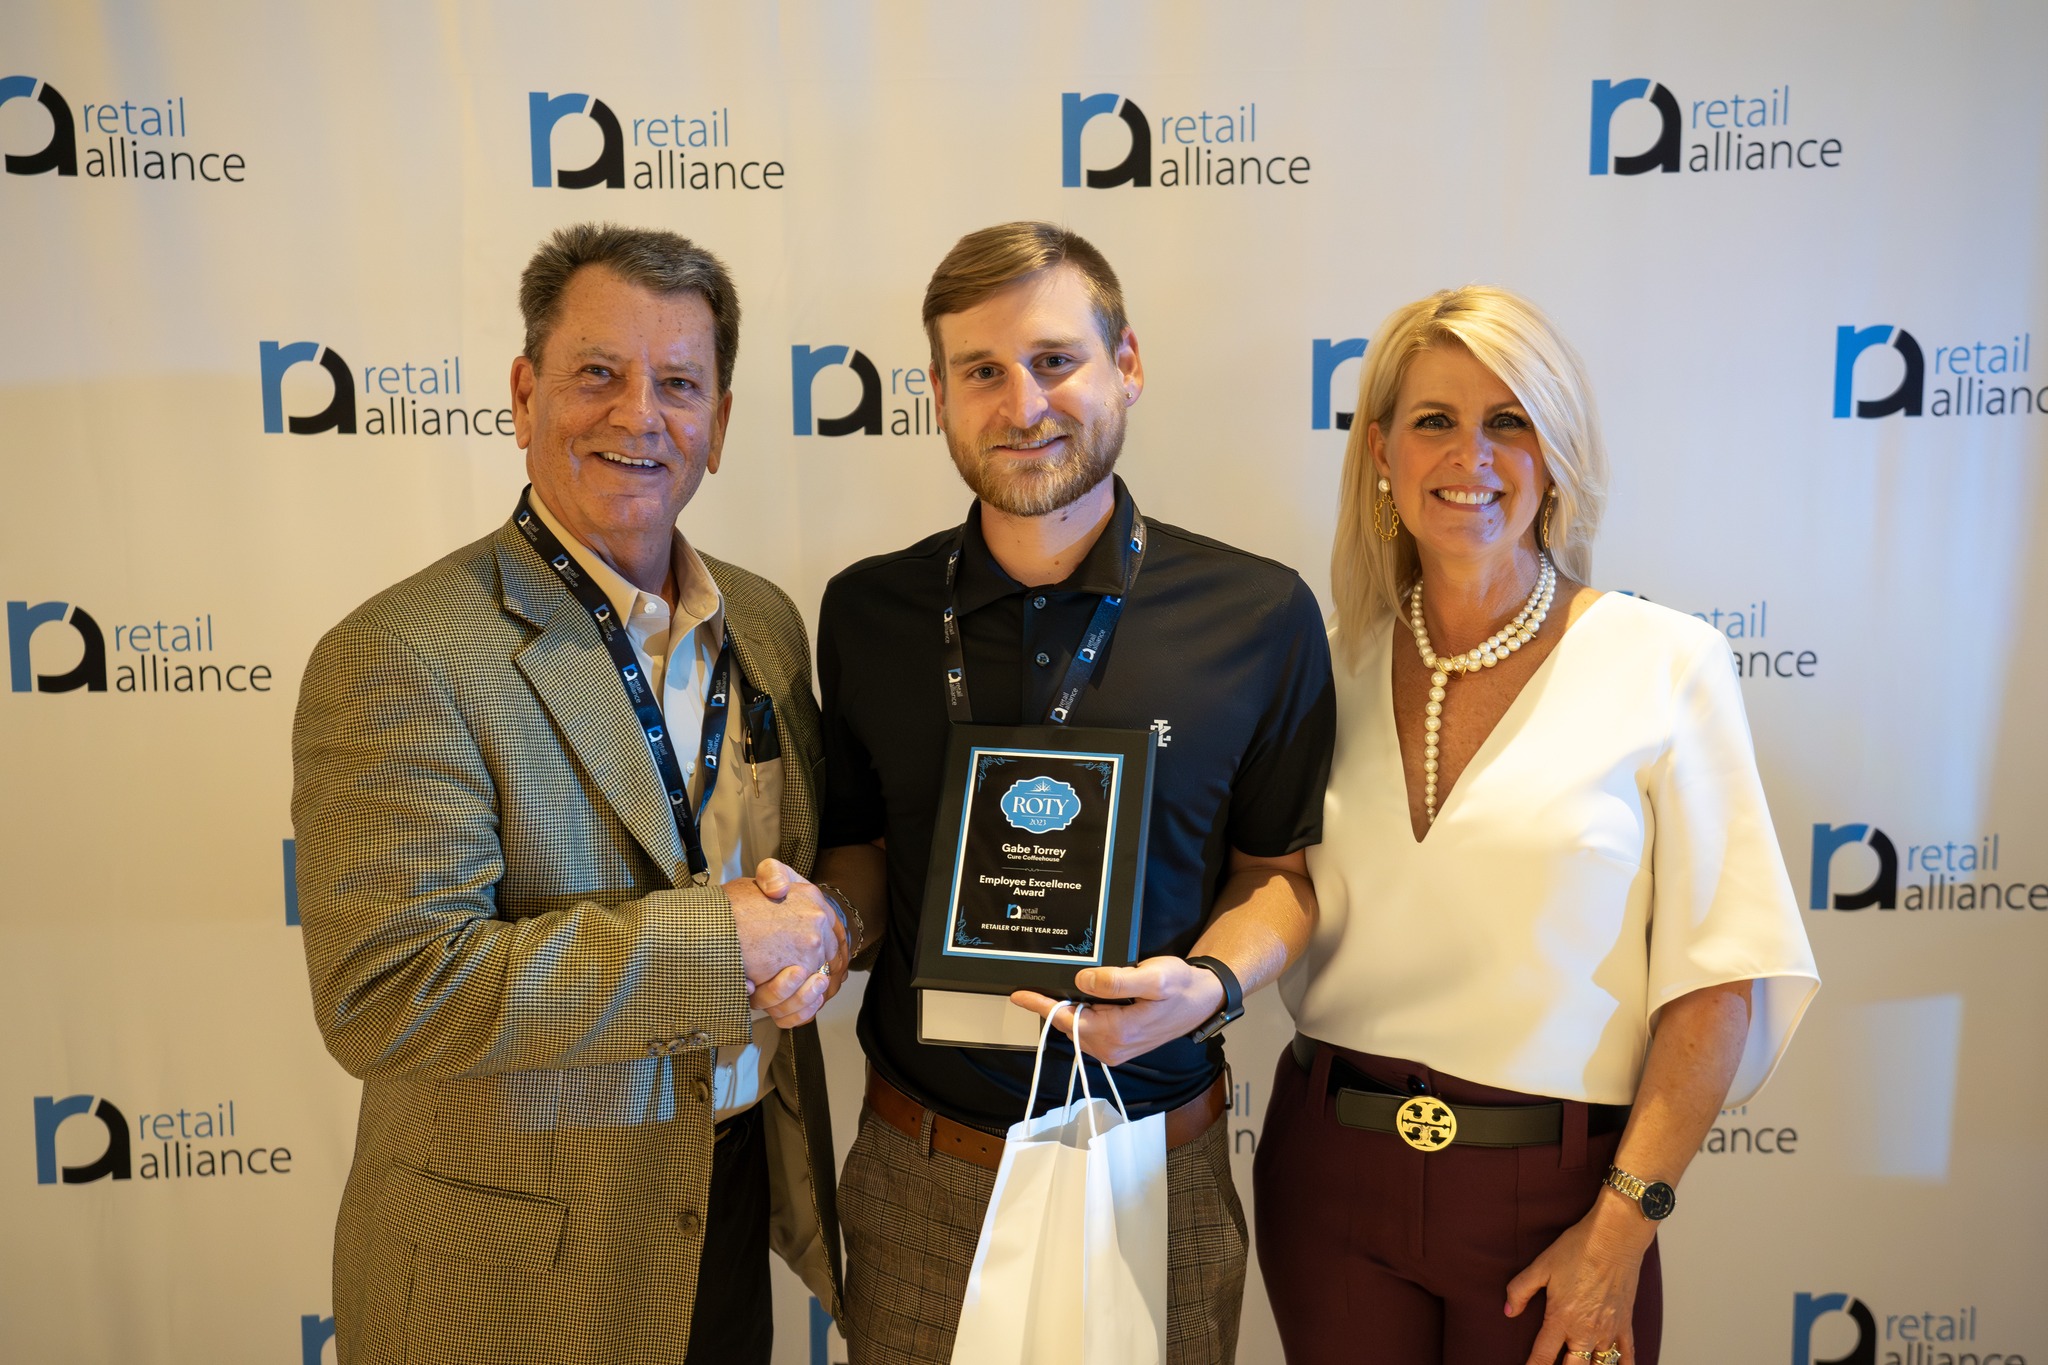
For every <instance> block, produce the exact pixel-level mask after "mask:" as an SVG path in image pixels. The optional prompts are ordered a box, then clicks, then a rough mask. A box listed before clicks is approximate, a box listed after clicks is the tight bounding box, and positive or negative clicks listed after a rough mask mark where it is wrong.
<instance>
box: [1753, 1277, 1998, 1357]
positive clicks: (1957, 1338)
mask: <svg viewBox="0 0 2048 1365" xmlns="http://www.w3.org/2000/svg"><path fill="white" fill-rule="evenodd" d="M1994 1340H1995V1339H1994ZM1792 1365H2027V1356H2026V1355H2025V1353H2024V1352H2023V1351H2016V1350H2014V1349H2013V1348H2012V1347H2011V1346H2010V1345H2009V1344H2007V1343H2003V1342H1998V1343H1997V1344H1992V1343H1991V1342H1987V1341H1985V1340H1984V1332H1983V1322H1982V1319H1981V1315H1980V1314H1979V1313H1978V1310H1977V1306H1976V1305H1975V1304H1946V1305H1943V1306H1941V1307H1939V1308H1924V1307H1923V1308H1921V1309H1920V1310H1919V1311H1917V1312H1907V1313H1894V1312H1879V1311H1875V1310H1873V1309H1872V1308H1871V1307H1870V1305H1868V1304H1866V1303H1865V1302H1864V1301H1863V1300H1862V1299H1859V1298H1857V1297H1856V1296H1854V1295H1853V1294H1842V1293H1834V1294H1809V1293H1805V1292H1803V1291H1802V1292H1800V1293H1796V1294H1794V1295H1793V1296H1792Z"/></svg>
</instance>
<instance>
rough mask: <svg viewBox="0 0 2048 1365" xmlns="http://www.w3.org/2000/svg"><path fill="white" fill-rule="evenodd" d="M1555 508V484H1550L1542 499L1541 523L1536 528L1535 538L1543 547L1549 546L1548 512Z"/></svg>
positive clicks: (1547, 547)
mask: <svg viewBox="0 0 2048 1365" xmlns="http://www.w3.org/2000/svg"><path fill="white" fill-rule="evenodd" d="M1556 510H1557V485H1556V484H1552V485H1550V494H1549V496H1548V497H1546V498H1544V499H1543V525H1542V526H1541V527H1540V528H1538V530H1537V532H1536V538H1537V540H1538V542H1539V543H1540V544H1541V545H1542V547H1543V548H1544V549H1546V550H1547V549H1549V548H1550V514H1551V513H1552V512H1554V511H1556Z"/></svg>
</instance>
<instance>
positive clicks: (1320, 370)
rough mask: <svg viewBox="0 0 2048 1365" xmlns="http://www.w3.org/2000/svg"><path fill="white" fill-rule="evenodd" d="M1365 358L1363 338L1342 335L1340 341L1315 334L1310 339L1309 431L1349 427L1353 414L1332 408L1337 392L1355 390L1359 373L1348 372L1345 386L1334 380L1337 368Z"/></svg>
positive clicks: (1346, 392) (1348, 395) (1345, 394)
mask: <svg viewBox="0 0 2048 1365" xmlns="http://www.w3.org/2000/svg"><path fill="white" fill-rule="evenodd" d="M1363 359H1365V338H1364V337H1345V338H1344V339H1343V340H1341V341H1337V340H1332V339H1331V338H1329V337H1316V338H1315V339H1314V340H1312V341H1311V342H1309V356H1308V373H1309V393H1308V425H1309V430H1311V431H1328V430H1330V429H1331V428H1332V427H1335V428H1336V429H1337V430H1338V431H1349V430H1351V418H1352V414H1351V413H1348V412H1335V411H1332V409H1334V408H1335V407H1336V405H1337V395H1338V394H1340V393H1341V394H1343V395H1344V396H1345V397H1347V398H1348V397H1351V396H1352V395H1355V394H1356V393H1357V392H1358V380H1359V375H1357V374H1355V373H1354V374H1351V375H1349V376H1348V378H1349V381H1350V382H1348V383H1346V384H1344V385H1341V386H1340V385H1339V384H1338V383H1337V371H1338V370H1339V369H1340V368H1342V367H1343V366H1345V365H1347V364H1349V363H1350V362H1351V361H1354V360H1363Z"/></svg>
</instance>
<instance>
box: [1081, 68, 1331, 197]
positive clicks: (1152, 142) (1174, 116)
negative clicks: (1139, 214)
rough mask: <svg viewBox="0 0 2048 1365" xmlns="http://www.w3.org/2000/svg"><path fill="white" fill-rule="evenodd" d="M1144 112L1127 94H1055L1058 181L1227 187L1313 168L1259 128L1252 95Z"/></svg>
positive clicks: (1301, 181) (1283, 178) (1291, 181)
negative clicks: (1057, 102) (1057, 98)
mask: <svg viewBox="0 0 2048 1365" xmlns="http://www.w3.org/2000/svg"><path fill="white" fill-rule="evenodd" d="M1158 107H1162V108H1166V109H1167V110H1168V112H1166V113H1164V114H1161V115H1160V116H1159V117H1158V118H1156V119H1155V118H1150V117H1148V116H1147V115H1146V113H1145V111H1144V110H1143V109H1141V108H1139V107H1138V102H1137V101H1136V100H1134V99H1131V98H1130V97H1129V96H1127V95H1120V94H1117V93H1115V92H1110V91H1105V92H1100V93H1097V94H1092V95H1083V94H1081V93H1079V92H1078V91H1068V92H1066V93H1065V94H1062V95H1061V96H1060V184H1061V185H1062V186H1064V187H1065V188H1067V189H1082V188H1087V189H1091V190H1109V189H1116V188H1118V187H1119V186H1123V185H1128V186H1130V187H1132V188H1133V189H1150V188H1158V189H1162V190H1171V189H1197V188H1199V189H1212V188H1213V189H1232V188H1240V189H1241V188H1252V189H1257V188H1272V187H1276V186H1290V185H1306V184H1308V183H1309V177H1310V175H1311V173H1312V172H1313V170H1314V166H1313V165H1312V164H1311V163H1310V161H1309V158H1308V156H1307V155H1306V154H1305V153H1303V152H1302V151H1300V150H1299V149H1298V148H1295V147H1289V148H1287V149H1285V150H1283V149H1282V148H1281V147H1280V146H1278V145H1276V144H1275V142H1274V141H1273V139H1272V137H1271V136H1270V134H1271V132H1272V125H1273V119H1274V111H1272V110H1270V109H1269V110H1268V111H1267V113H1266V124H1267V127H1266V133H1267V134H1268V135H1267V136H1264V137H1262V136H1261V131H1260V128H1259V116H1260V115H1259V104H1258V101H1257V100H1249V99H1248V100H1244V101H1242V102H1235V101H1227V102H1224V103H1221V104H1215V105H1201V106H1188V105H1183V104H1180V103H1177V102H1176V103H1174V104H1171V105H1167V104H1164V103H1160V104H1159V106H1158Z"/></svg>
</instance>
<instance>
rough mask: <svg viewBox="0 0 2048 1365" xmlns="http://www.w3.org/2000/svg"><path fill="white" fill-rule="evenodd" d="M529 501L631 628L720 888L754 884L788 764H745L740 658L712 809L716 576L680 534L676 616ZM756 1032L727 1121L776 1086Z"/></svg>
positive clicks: (722, 1089) (766, 1045)
mask: <svg viewBox="0 0 2048 1365" xmlns="http://www.w3.org/2000/svg"><path fill="white" fill-rule="evenodd" d="M530 499H531V501H532V504H533V510H534V512H535V513H536V514H537V515H538V516H539V517H540V519H541V521H542V522H543V523H545V524H546V526H547V528H548V529H549V530H550V531H553V532H554V533H555V538H556V539H557V540H559V541H561V542H562V546H563V548H564V549H566V550H568V552H569V553H570V555H571V556H572V557H574V559H575V560H576V563H577V564H578V565H579V566H581V567H582V569H583V571H584V572H585V573H587V574H589V575H590V579H591V581H592V582H594V583H596V584H597V586H598V587H599V589H601V590H602V591H603V593H604V595H605V597H606V599H607V600H608V601H610V602H611V604H612V609H613V610H614V611H616V612H618V613H619V619H620V620H622V621H624V622H625V623H626V633H627V636H628V637H629V638H630V639H631V640H632V642H633V653H634V654H635V655H636V656H637V657H638V658H639V660H640V667H641V669H642V670H644V671H645V673H646V674H647V680H648V682H649V683H651V684H652V685H653V688H654V694H655V695H656V696H658V697H660V698H661V711H662V716H663V718H664V719H665V721H666V722H667V725H668V731H669V735H670V737H671V743H672V744H673V746H674V748H675V751H676V757H677V760H678V761H679V762H680V763H681V764H682V767H683V780H684V781H685V782H687V783H688V784H689V788H690V804H691V808H692V809H693V810H695V811H696V812H697V829H698V836H699V837H700V838H701V839H702V840H703V844H704V857H705V859H706V860H707V861H708V862H709V863H710V870H711V877H712V880H713V881H716V882H729V881H732V880H734V879H735V878H739V877H751V876H752V875H753V874H754V868H755V867H756V866H758V865H759V863H760V861H761V859H763V858H772V857H774V856H775V850H776V848H777V846H778V845H779V844H780V842H781V833H782V829H781V825H782V820H781V811H782V760H781V759H779V758H778V759H770V760H769V761H767V762H765V763H759V764H754V763H748V762H747V761H746V749H745V745H746V736H745V728H746V718H745V708H744V706H743V704H742V703H741V700H740V695H739V660H738V658H734V659H733V661H732V664H731V675H732V676H731V679H730V682H729V687H730V690H731V695H730V697H729V698H728V701H727V704H726V710H725V743H724V744H723V745H722V746H721V748H720V751H719V774H718V777H717V780H716V785H715V786H713V787H712V790H711V800H710V801H709V802H706V801H705V800H704V788H705V785H706V784H707V782H709V781H710V780H711V778H710V775H709V774H708V773H707V772H701V771H699V768H700V766H701V764H700V761H699V760H700V758H701V755H702V750H703V745H702V742H701V737H702V735H703V733H704V701H705V697H706V696H707V695H708V693H709V689H710V685H711V673H712V670H713V669H714V668H715V667H716V666H717V664H718V652H719V650H720V648H722V647H723V645H724V643H725V604H724V600H723V599H722V598H721V597H720V596H719V592H718V584H717V583H715V582H713V581H712V578H711V571H710V570H709V569H707V568H705V567H704V561H703V560H702V559H700V558H699V557H698V555H697V552H696V551H695V550H694V549H692V548H691V547H690V542H689V541H687V540H685V539H684V538H683V533H682V532H681V531H677V532H676V533H675V551H674V554H675V561H674V567H675V583H676V605H675V608H674V609H673V610H671V609H670V607H669V604H668V603H667V602H665V601H663V600H662V599H661V597H660V596H659V595H658V594H655V593H650V592H644V591H642V590H641V589H639V588H637V587H635V586H634V585H633V584H631V583H629V582H627V581H626V579H625V578H624V577H622V576H621V575H620V574H619V572H618V570H616V569H614V568H612V566H611V565H609V564H607V563H605V562H604V561H603V560H602V559H600V558H599V557H598V556H597V554H596V552H594V551H593V550H591V549H590V548H589V547H588V546H586V545H584V544H583V543H582V542H581V541H579V540H577V539H576V537H575V536H573V535H571V534H570V533H569V532H568V530H566V529H565V528H564V527H563V525H562V523H561V522H559V521H557V520H556V519H555V515H554V513H553V512H551V511H549V510H548V505H547V504H546V503H545V502H543V501H542V500H541V496H540V490H539V489H535V490H534V491H533V492H532V494H531V495H530ZM753 1027H754V1040H753V1042H751V1043H748V1044H746V1045H744V1046H740V1047H722V1048H720V1049H719V1050H718V1061H717V1064H716V1066H715V1068H714V1070H713V1071H712V1076H711V1084H712V1092H713V1100H714V1105H713V1107H714V1109H715V1110H716V1116H717V1117H718V1118H719V1119H724V1118H727V1117H730V1116H731V1115H733V1114H737V1113H740V1112H742V1111H743V1110H745V1109H747V1108H749V1107H751V1106H752V1105H754V1104H756V1103H758V1102H759V1101H760V1099H761V1097H762V1096H763V1095H765V1094H766V1093H767V1092H768V1091H769V1089H771V1088H772V1087H773V1085H774V1082H773V1080H772V1078H771V1077H770V1074H769V1069H768V1064H769V1063H770V1062H771V1061H773V1060H774V1058H775V1049H776V1048H777V1047H779V1046H780V1045H781V1042H782V1030H781V1029H779V1028H777V1027H776V1026H775V1021H774V1020H772V1019H770V1018H768V1017H767V1016H766V1015H765V1014H762V1013H760V1012H759V1011H756V1012H755V1015H754V1021H753Z"/></svg>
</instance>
